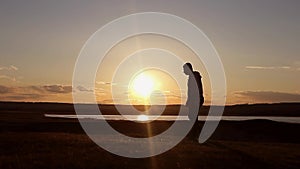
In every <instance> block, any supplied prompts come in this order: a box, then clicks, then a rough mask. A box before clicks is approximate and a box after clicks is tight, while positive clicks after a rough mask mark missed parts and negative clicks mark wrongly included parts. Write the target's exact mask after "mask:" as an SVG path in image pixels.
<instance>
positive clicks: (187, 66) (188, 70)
mask: <svg viewBox="0 0 300 169" xmlns="http://www.w3.org/2000/svg"><path fill="white" fill-rule="evenodd" d="M192 72H193V66H192V64H191V63H189V62H187V63H185V64H184V65H183V73H184V74H186V75H190V74H191V73H192Z"/></svg>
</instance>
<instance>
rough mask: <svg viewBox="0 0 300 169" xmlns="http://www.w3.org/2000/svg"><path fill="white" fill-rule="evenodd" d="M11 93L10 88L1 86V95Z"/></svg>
mask: <svg viewBox="0 0 300 169" xmlns="http://www.w3.org/2000/svg"><path fill="white" fill-rule="evenodd" d="M10 91H11V89H10V88H9V87H6V86H2V85H0V94H5V93H9V92H10Z"/></svg>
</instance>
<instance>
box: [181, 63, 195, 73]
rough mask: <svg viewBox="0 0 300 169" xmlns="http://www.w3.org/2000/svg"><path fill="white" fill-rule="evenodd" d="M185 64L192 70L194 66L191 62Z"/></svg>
mask: <svg viewBox="0 0 300 169" xmlns="http://www.w3.org/2000/svg"><path fill="white" fill-rule="evenodd" d="M183 66H187V67H188V68H189V69H190V70H191V71H192V70H193V66H192V64H191V63H189V62H187V63H185V64H184V65H183Z"/></svg>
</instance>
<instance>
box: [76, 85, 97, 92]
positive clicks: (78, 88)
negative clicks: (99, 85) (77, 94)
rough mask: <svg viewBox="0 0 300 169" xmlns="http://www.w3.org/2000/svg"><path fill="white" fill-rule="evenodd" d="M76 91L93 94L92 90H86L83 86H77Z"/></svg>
mask: <svg viewBox="0 0 300 169" xmlns="http://www.w3.org/2000/svg"><path fill="white" fill-rule="evenodd" d="M76 89H77V90H79V91H81V92H93V90H92V89H87V88H85V87H83V86H77V88H76Z"/></svg>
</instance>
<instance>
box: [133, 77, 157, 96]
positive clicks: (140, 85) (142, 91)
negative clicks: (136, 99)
mask: <svg viewBox="0 0 300 169" xmlns="http://www.w3.org/2000/svg"><path fill="white" fill-rule="evenodd" d="M132 90H133V92H134V93H135V94H136V95H138V96H141V97H149V96H150V94H151V93H152V91H153V90H154V80H153V78H151V77H150V76H149V75H146V74H144V73H142V74H139V75H138V76H136V77H135V79H134V80H133V82H132Z"/></svg>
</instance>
